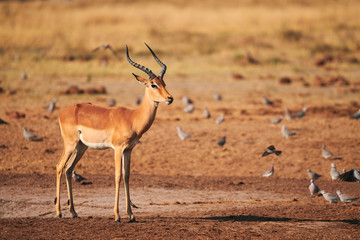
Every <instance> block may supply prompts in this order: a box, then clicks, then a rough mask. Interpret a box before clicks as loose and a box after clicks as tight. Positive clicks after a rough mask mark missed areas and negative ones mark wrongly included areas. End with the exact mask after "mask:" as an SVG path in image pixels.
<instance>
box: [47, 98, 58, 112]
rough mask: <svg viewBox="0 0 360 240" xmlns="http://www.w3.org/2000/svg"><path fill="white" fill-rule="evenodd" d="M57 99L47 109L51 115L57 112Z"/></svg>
mask: <svg viewBox="0 0 360 240" xmlns="http://www.w3.org/2000/svg"><path fill="white" fill-rule="evenodd" d="M56 102H57V100H56V98H55V99H54V100H52V101H51V102H50V103H49V106H48V107H47V110H48V111H49V113H53V112H54V111H55V108H56Z"/></svg>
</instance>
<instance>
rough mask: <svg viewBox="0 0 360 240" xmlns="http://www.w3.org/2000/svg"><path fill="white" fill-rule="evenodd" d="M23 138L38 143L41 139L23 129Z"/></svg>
mask: <svg viewBox="0 0 360 240" xmlns="http://www.w3.org/2000/svg"><path fill="white" fill-rule="evenodd" d="M23 132H24V137H25V138H27V139H29V140H30V141H34V142H40V141H42V140H43V138H41V137H38V136H36V135H35V134H34V133H32V132H29V131H28V130H27V129H26V128H23Z"/></svg>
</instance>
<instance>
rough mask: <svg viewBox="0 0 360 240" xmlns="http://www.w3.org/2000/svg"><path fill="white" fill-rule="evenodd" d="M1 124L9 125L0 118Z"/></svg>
mask: <svg viewBox="0 0 360 240" xmlns="http://www.w3.org/2000/svg"><path fill="white" fill-rule="evenodd" d="M1 124H9V123H8V122H5V121H4V120H2V119H1V118H0V125H1Z"/></svg>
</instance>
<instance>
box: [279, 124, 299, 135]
mask: <svg viewBox="0 0 360 240" xmlns="http://www.w3.org/2000/svg"><path fill="white" fill-rule="evenodd" d="M281 133H282V135H284V137H286V138H289V137H291V136H294V135H295V134H296V133H294V132H291V131H290V130H287V129H286V127H285V124H283V125H282V127H281Z"/></svg>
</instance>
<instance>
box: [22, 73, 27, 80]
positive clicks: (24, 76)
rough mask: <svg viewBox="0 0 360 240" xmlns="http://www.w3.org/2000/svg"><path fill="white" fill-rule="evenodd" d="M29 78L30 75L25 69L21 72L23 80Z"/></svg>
mask: <svg viewBox="0 0 360 240" xmlns="http://www.w3.org/2000/svg"><path fill="white" fill-rule="evenodd" d="M27 78H28V76H27V74H26V72H25V71H22V72H21V79H22V80H26V79H27Z"/></svg>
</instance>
